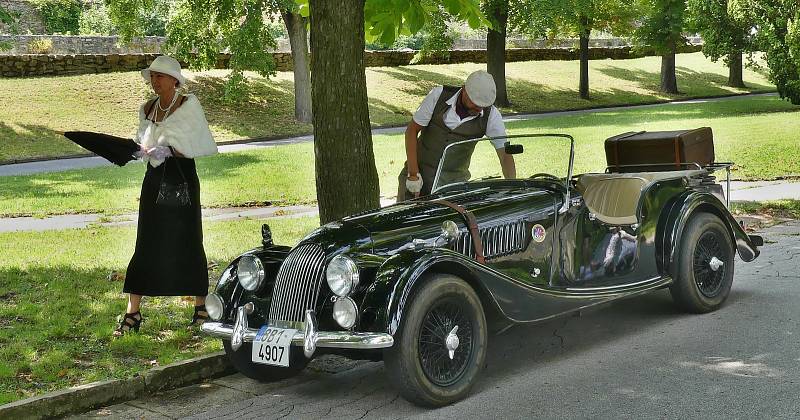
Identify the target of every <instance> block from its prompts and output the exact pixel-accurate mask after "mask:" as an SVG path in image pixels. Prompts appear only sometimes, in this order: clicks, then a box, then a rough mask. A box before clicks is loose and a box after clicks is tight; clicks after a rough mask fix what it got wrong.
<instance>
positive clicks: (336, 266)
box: [325, 255, 358, 296]
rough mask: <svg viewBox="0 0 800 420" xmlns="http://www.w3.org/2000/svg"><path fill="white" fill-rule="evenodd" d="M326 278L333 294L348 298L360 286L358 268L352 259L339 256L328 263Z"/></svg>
mask: <svg viewBox="0 0 800 420" xmlns="http://www.w3.org/2000/svg"><path fill="white" fill-rule="evenodd" d="M325 278H326V279H327V280H328V286H329V287H330V288H331V291H332V292H333V293H336V294H337V295H338V296H347V295H348V294H349V293H350V292H352V291H353V289H355V287H356V286H358V266H356V263H355V261H353V260H351V259H350V258H348V257H345V256H344V255H337V256H335V257H333V259H332V260H331V262H329V263H328V268H327V269H326V270H325Z"/></svg>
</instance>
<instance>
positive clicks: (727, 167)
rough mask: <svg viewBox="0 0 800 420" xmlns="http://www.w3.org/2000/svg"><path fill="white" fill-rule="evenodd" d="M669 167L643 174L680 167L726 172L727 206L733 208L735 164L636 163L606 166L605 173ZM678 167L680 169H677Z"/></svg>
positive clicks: (709, 171) (710, 172) (710, 171)
mask: <svg viewBox="0 0 800 420" xmlns="http://www.w3.org/2000/svg"><path fill="white" fill-rule="evenodd" d="M659 166H663V167H668V168H669V169H667V170H662V171H652V170H649V171H648V170H644V171H642V172H668V171H673V170H680V167H686V169H698V170H706V171H707V172H708V173H709V174H712V173H714V172H717V171H721V170H723V169H724V170H725V176H726V189H725V206H726V207H730V206H731V166H733V162H713V163H710V164H708V165H705V166H701V165H700V164H699V163H697V162H686V163H675V162H670V163H636V164H627V165H613V166H606V170H605V173H607V174H608V173H613V172H614V171H612V168H614V169H617V171H616V173H621V172H620V171H619V169H620V168H630V169H636V168H647V169H650V168H653V167H659ZM676 167H678V168H679V169H675V168H676Z"/></svg>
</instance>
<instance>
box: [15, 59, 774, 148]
mask: <svg viewBox="0 0 800 420" xmlns="http://www.w3.org/2000/svg"><path fill="white" fill-rule="evenodd" d="M480 68H485V65H484V64H477V63H465V64H453V65H438V66H434V65H424V66H406V67H380V68H369V69H367V83H368V91H369V103H370V118H371V121H372V123H373V124H375V125H386V124H403V123H405V122H407V121H408V120H409V118H410V115H411V113H412V112H413V111H414V110H415V109H416V107H417V106H418V105H419V102H420V100H421V99H422V97H423V96H424V95H425V94H426V93H427V92H428V91H429V89H430V88H431V87H433V86H434V85H437V84H443V83H444V84H461V83H462V81H463V80H464V78H465V77H466V76H467V75H468V74H469V73H470V72H472V71H474V70H477V69H480ZM659 71H660V58H658V57H646V58H641V59H635V60H617V61H613V60H598V61H591V62H590V81H591V87H592V99H591V100H588V101H587V100H582V99H579V98H578V97H577V91H576V88H577V80H578V65H577V62H574V61H535V62H517V63H509V64H508V66H507V69H506V74H507V75H508V89H509V95H510V98H511V101H512V102H513V103H514V105H513V106H512V107H511V108H508V109H504V111H505V112H536V111H547V110H560V109H577V108H587V107H594V106H603V105H611V104H629V103H643V102H653V101H663V100H667V99H675V98H686V97H701V96H711V95H724V94H731V93H744V92H750V91H765V90H773V89H774V87H773V86H772V85H770V84H769V83H768V82H767V81H766V80H765V78H764V77H762V76H761V75H759V74H757V73H754V72H751V71H745V80H746V82H747V83H748V85H749V86H750V87H749V88H748V89H745V90H741V89H734V88H729V87H727V86H725V82H726V80H727V76H726V75H727V69H726V68H725V67H724V66H723V65H722V63H711V62H710V61H708V60H706V59H705V58H704V57H703V55H702V54H700V53H695V54H682V55H680V56H679V57H678V83H679V87H680V89H681V91H682V92H683V94H681V95H676V96H670V95H664V94H661V93H658V92H657V90H658V84H659ZM189 74H190V79H191V80H192V82H191V83H190V84H189V86H188V87H189V89H190V90H191V91H192V92H194V93H196V94H197V95H198V97H199V98H200V100H201V102H202V103H203V105H204V107H205V110H206V114H207V116H208V120H209V122H210V124H211V127H212V130H213V131H214V134H215V136H216V138H217V140H218V141H228V140H236V139H242V138H253V137H265V136H287V135H296V134H301V133H308V132H310V131H311V126H310V125H309V124H298V123H296V122H295V121H294V119H293V113H294V99H293V82H292V75H291V73H286V72H282V73H279V74H278V75H277V77H275V78H273V79H270V80H267V79H264V78H261V77H258V76H256V75H252V76H253V79H252V80H251V83H250V86H251V88H252V89H251V95H250V96H249V98H248V99H247V100H246V102H245V103H242V104H226V103H223V102H222V100H221V98H222V94H223V84H222V83H223V77H224V76H225V74H226V72H225V71H221V70H213V71H208V72H202V73H189ZM148 94H149V92H148V89H147V87H146V86H145V85H144V83H143V81H142V79H141V77H140V76H139V73H138V72H128V73H109V74H97V75H82V76H64V77H38V78H23V79H0V104H3V105H2V106H0V162H1V161H8V160H11V159H19V158H31V157H43V156H63V155H67V154H74V153H83V152H84V151H83V149H81V148H79V147H78V146H76V145H74V144H72V143H71V142H70V141H68V140H66V139H64V138H63V137H61V136H59V135H58V134H56V132H57V131H69V130H88V131H101V132H107V133H111V134H116V135H121V136H130V135H132V134H133V132H134V131H135V125H136V118H137V109H138V106H139V104H140V103H141V102H142V101H143V100H144V98H146V97H147V96H148Z"/></svg>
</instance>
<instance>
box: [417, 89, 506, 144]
mask: <svg viewBox="0 0 800 420" xmlns="http://www.w3.org/2000/svg"><path fill="white" fill-rule="evenodd" d="M442 91H444V87H442V86H436V87H435V88H433V89H431V91H430V92H429V93H428V96H426V97H425V99H423V100H422V103H421V104H420V105H419V108H417V112H415V113H414V122H416V123H417V124H419V125H421V126H423V127H427V126H428V124H429V123H430V122H431V118H433V108H435V107H436V102H438V101H439V96H441V95H442ZM460 94H461V89H459V90H458V92H456V94H455V95H453V96H452V97H451V98H450V99H448V100H447V101H445V103H446V104H447V105H450V109H448V110H447V112H446V113H445V114H444V125H446V126H447V128H449V129H451V130H454V129H455V128H456V127H458V126H459V125H461V124H463V123H465V122H467V121H469V120H472V119H475V118H478V117H481V116H483V110H481V113H480V114H479V115H477V116H472V115H470V116H468V117H467V118H464V119H463V120H462V119H461V117H459V116H458V113H457V112H456V100H458V95H460ZM486 136H487V137H492V138H496V140H492V145H494V148H495V149H501V148H503V147H504V146H505V144H506V139H504V138H498V137H505V136H506V126H505V124H503V117H502V116H501V115H500V111H499V110H498V109H497V108H496V107H495V106H494V105H492V106H491V107H490V108H489V120H488V121H487V122H486Z"/></svg>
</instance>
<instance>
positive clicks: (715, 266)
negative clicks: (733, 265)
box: [708, 257, 725, 271]
mask: <svg viewBox="0 0 800 420" xmlns="http://www.w3.org/2000/svg"><path fill="white" fill-rule="evenodd" d="M723 265H725V263H724V262H722V260H720V259H719V258H717V257H711V261H709V262H708V266H709V267H711V270H712V271H717V270H719V269H720V267H722V266H723Z"/></svg>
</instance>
